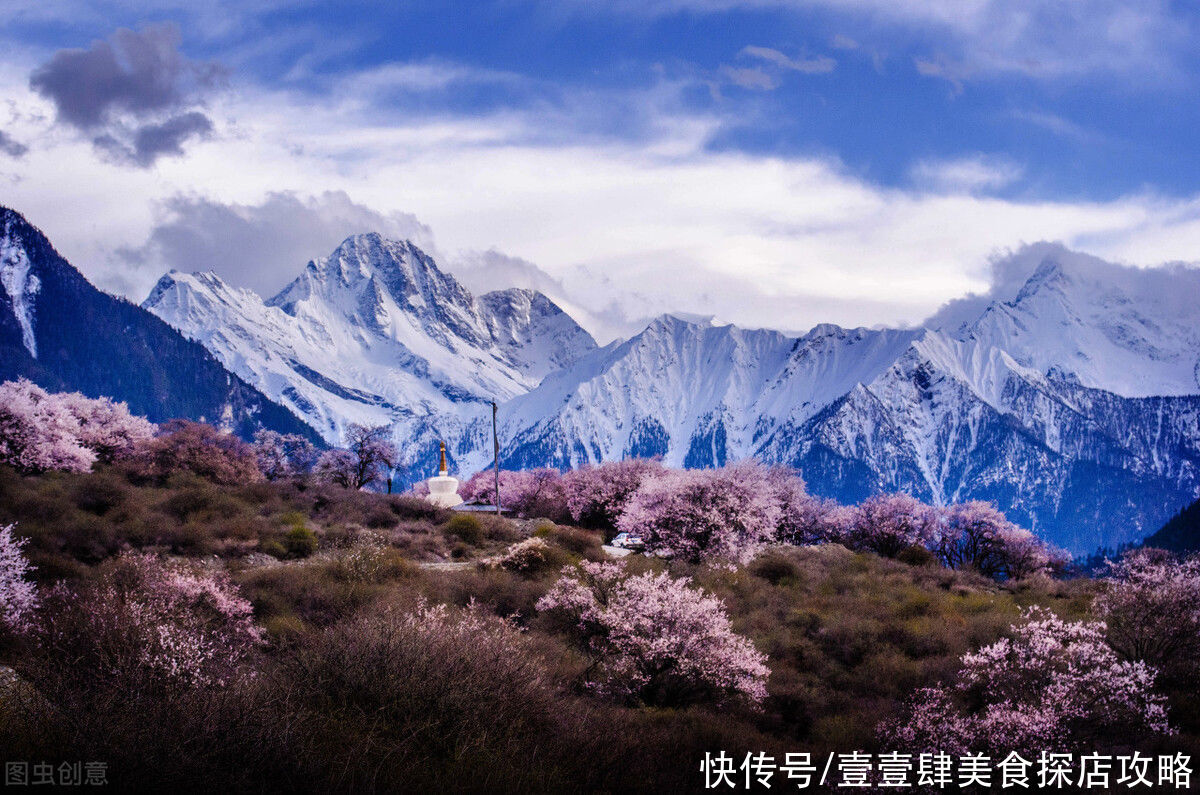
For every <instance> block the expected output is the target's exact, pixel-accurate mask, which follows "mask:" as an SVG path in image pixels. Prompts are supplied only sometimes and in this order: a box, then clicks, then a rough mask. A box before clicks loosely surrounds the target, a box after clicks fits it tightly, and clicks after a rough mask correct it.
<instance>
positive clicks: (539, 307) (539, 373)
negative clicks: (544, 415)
mask: <svg viewBox="0 0 1200 795" xmlns="http://www.w3.org/2000/svg"><path fill="white" fill-rule="evenodd" d="M478 303H479V308H480V310H481V313H482V315H483V317H484V319H485V322H486V323H487V327H488V332H489V334H490V335H491V338H492V340H493V341H494V342H495V344H496V345H497V346H499V347H500V349H501V350H503V351H504V352H505V354H506V355H507V356H508V357H509V358H510V359H511V360H512V361H513V362H514V363H515V364H516V366H517V367H518V368H519V369H521V370H522V371H523V372H525V373H527V374H528V375H529V376H531V377H533V378H536V379H537V380H539V381H540V380H541V379H542V378H544V377H545V376H546V375H547V374H549V373H551V372H553V371H555V370H559V369H562V368H564V367H569V366H570V365H572V364H574V363H575V362H576V361H578V360H579V358H580V357H582V356H583V355H584V354H586V353H589V352H591V351H593V350H595V349H596V341H595V340H594V339H592V336H591V335H590V334H588V333H587V332H586V331H584V330H583V328H582V327H581V326H580V325H579V324H578V323H576V322H575V320H574V319H572V318H571V316H570V315H568V314H567V313H566V312H564V311H563V310H562V308H560V307H559V306H558V304H556V303H554V302H553V301H551V300H550V299H549V298H547V297H546V296H545V295H543V294H542V293H539V292H538V291H536V290H527V289H521V288H512V289H509V290H497V291H494V292H490V293H486V294H484V295H482V296H480V297H479V301H478Z"/></svg>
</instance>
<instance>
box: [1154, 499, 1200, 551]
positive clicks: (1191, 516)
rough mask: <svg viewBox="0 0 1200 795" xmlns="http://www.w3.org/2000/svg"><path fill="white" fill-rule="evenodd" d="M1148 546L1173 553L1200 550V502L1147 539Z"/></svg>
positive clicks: (1194, 503)
mask: <svg viewBox="0 0 1200 795" xmlns="http://www.w3.org/2000/svg"><path fill="white" fill-rule="evenodd" d="M1146 546H1148V547H1157V548H1159V549H1169V550H1171V551H1172V552H1196V551H1197V550H1200V500H1196V501H1195V502H1193V503H1192V504H1191V505H1189V506H1187V507H1186V508H1184V509H1183V510H1181V511H1180V512H1179V513H1177V514H1175V516H1173V517H1171V519H1170V520H1169V521H1168V522H1167V523H1166V524H1164V525H1163V526H1162V527H1161V528H1159V529H1158V531H1157V532H1155V533H1154V534H1153V535H1152V536H1150V537H1149V538H1147V539H1146Z"/></svg>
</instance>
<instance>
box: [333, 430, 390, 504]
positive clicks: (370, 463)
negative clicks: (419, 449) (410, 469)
mask: <svg viewBox="0 0 1200 795" xmlns="http://www.w3.org/2000/svg"><path fill="white" fill-rule="evenodd" d="M391 435H392V432H391V428H389V427H388V426H387V425H361V424H359V423H357V422H352V423H350V424H349V425H347V426H346V433H345V439H346V450H347V451H348V452H349V453H350V455H351V457H352V460H353V468H352V470H350V472H349V477H348V478H346V481H347V482H346V484H345V485H346V486H347V487H348V488H352V489H363V488H367V487H369V486H371V485H373V484H375V483H378V482H380V481H381V480H386V481H387V484H388V490H389V491H390V490H391V485H392V479H391V473H392V469H393V468H394V467H395V466H396V464H397V463H398V461H399V459H400V455H399V453H398V451H397V450H396V445H395V444H394V443H393V442H392V440H391ZM341 463H342V465H343V466H344V464H345V459H344V458H343V459H341ZM345 471H346V470H345V469H344V468H343V469H342V470H341V472H343V473H344V472H345Z"/></svg>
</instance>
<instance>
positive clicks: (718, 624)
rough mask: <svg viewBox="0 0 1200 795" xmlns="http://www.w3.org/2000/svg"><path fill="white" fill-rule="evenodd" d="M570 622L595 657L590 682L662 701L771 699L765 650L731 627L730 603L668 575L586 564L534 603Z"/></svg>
mask: <svg viewBox="0 0 1200 795" xmlns="http://www.w3.org/2000/svg"><path fill="white" fill-rule="evenodd" d="M537 609H538V610H540V611H556V612H558V613H559V614H561V615H563V616H565V617H566V619H567V620H568V621H570V622H571V624H572V626H573V630H574V631H575V632H576V639H577V641H578V642H579V643H580V645H581V648H582V649H583V650H584V651H585V652H586V653H588V654H589V655H591V656H592V657H593V660H594V665H593V666H592V668H591V669H590V671H589V686H591V687H592V688H594V689H595V690H596V691H597V692H600V693H603V694H606V695H610V696H614V697H617V698H621V699H628V700H636V701H641V702H644V703H647V704H653V705H659V706H681V705H684V704H689V703H694V702H698V701H721V700H725V699H731V698H732V699H741V700H746V701H749V702H751V703H757V702H760V701H762V700H763V699H764V698H766V694H767V690H766V679H767V676H768V675H769V674H770V671H769V669H768V668H767V666H766V655H764V654H762V653H761V652H759V651H758V650H757V649H755V648H754V644H752V643H751V642H750V641H749V640H748V639H746V638H744V637H742V636H740V635H737V634H736V633H734V632H733V629H732V627H731V626H730V623H729V617H728V615H727V614H726V612H725V606H724V604H722V602H721V601H720V600H719V599H717V598H716V597H714V596H711V595H709V594H706V593H705V592H704V591H702V590H700V589H697V588H692V587H690V580H689V579H688V578H686V577H684V578H680V579H676V578H673V577H671V576H670V575H669V574H667V573H665V572H664V573H661V574H654V573H653V572H646V573H645V574H641V575H636V576H630V575H629V574H627V572H626V571H625V568H624V566H622V565H621V564H618V563H592V562H586V561H585V562H583V563H581V564H580V565H579V567H578V568H572V567H567V568H565V569H564V570H563V576H562V577H561V578H560V579H559V580H558V581H557V582H556V583H555V584H554V585H553V586H552V587H551V589H550V590H549V591H548V592H547V593H546V595H545V596H543V597H542V598H541V599H540V600H539V601H538V603H537Z"/></svg>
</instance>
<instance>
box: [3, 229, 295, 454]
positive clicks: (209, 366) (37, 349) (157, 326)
mask: <svg viewBox="0 0 1200 795" xmlns="http://www.w3.org/2000/svg"><path fill="white" fill-rule="evenodd" d="M0 286H2V287H3V296H2V298H0V381H7V380H11V379H14V378H18V377H25V378H29V379H30V380H32V381H34V382H36V383H38V384H40V385H41V386H43V387H45V388H47V389H51V390H55V391H64V390H65V391H79V392H83V393H84V394H86V395H89V396H92V397H97V396H100V395H107V396H111V397H115V398H117V399H118V400H123V401H125V402H127V403H128V404H129V408H130V409H131V410H132V411H133V412H134V413H136V414H142V415H145V416H147V417H149V418H150V419H152V420H154V421H156V422H162V421H164V420H168V419H173V418H179V417H182V418H190V419H196V420H205V421H208V422H212V423H215V424H218V425H222V426H224V427H226V428H228V429H229V430H231V431H234V432H236V433H238V434H239V435H241V436H243V437H247V438H248V437H250V436H251V435H253V433H254V432H255V431H256V430H258V429H259V428H271V429H274V430H279V431H281V432H287V433H302V434H305V435H309V436H311V437H312V438H313V439H314V440H316V439H317V438H318V437H317V435H316V434H315V433H314V432H313V431H312V429H311V428H309V427H308V426H307V424H305V423H304V422H302V421H301V420H300V419H299V418H297V417H296V416H295V415H294V414H293V413H292V412H290V411H288V410H287V409H284V408H283V407H282V406H279V405H277V404H275V403H273V402H271V401H270V400H268V399H267V398H266V397H264V396H263V394H262V393H260V392H259V391H258V390H256V389H255V388H254V387H252V386H250V385H249V384H247V383H245V382H244V381H243V380H242V379H240V378H238V377H237V376H236V375H234V374H232V373H230V372H229V371H228V370H226V369H225V367H224V366H223V365H222V364H221V363H220V362H218V361H217V360H216V359H215V358H214V357H213V355H212V354H211V353H209V352H208V350H207V349H205V348H204V347H203V346H202V345H199V344H198V343H195V342H192V341H190V340H188V339H186V338H184V337H183V335H181V334H180V333H179V332H178V331H176V330H175V329H173V328H171V327H170V326H168V325H167V324H166V323H164V322H163V321H161V320H159V319H158V318H157V317H155V316H154V315H152V314H150V313H149V312H147V311H145V310H144V309H141V308H140V307H138V306H136V305H135V304H131V303H129V302H128V301H125V300H123V299H120V298H115V297H113V296H111V295H109V294H107V293H103V292H101V291H99V290H97V289H96V288H95V287H93V286H92V285H91V284H90V283H89V282H88V281H87V280H86V279H85V278H84V277H83V276H82V275H81V274H80V273H79V271H77V270H75V269H74V268H73V267H71V265H70V264H69V263H68V262H67V261H66V260H64V259H63V258H62V257H61V256H59V254H58V252H56V251H55V250H54V247H53V246H51V245H50V242H49V241H48V240H47V239H46V237H45V236H44V235H43V234H42V233H41V232H40V231H38V230H37V229H36V228H34V227H33V226H31V225H30V224H29V223H28V222H26V220H25V219H24V218H22V217H21V215H20V214H18V213H16V212H14V211H12V210H9V209H7V208H3V207H0Z"/></svg>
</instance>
